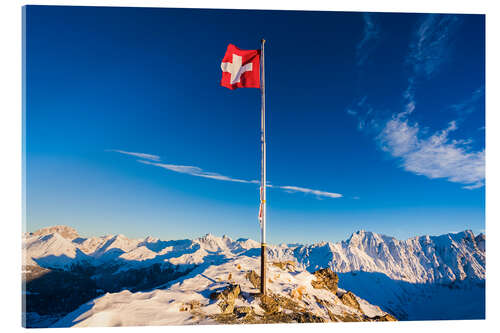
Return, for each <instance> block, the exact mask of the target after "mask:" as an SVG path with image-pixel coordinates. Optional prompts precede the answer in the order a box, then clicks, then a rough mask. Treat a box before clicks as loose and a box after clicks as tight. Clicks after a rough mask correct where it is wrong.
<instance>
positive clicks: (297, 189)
mask: <svg viewBox="0 0 500 333" xmlns="http://www.w3.org/2000/svg"><path fill="white" fill-rule="evenodd" d="M275 187H278V188H280V189H282V190H285V191H290V192H302V193H310V194H314V195H317V196H318V197H327V198H342V194H339V193H332V192H325V191H319V190H312V189H310V188H304V187H298V186H275Z"/></svg>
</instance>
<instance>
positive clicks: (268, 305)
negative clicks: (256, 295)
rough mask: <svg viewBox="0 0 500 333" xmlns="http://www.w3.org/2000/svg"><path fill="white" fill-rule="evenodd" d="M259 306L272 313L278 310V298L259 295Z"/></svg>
mask: <svg viewBox="0 0 500 333" xmlns="http://www.w3.org/2000/svg"><path fill="white" fill-rule="evenodd" d="M260 307H261V308H262V309H263V310H264V311H266V312H267V313H274V312H278V311H279V310H280V306H279V303H278V300H277V299H275V298H274V297H272V296H269V295H261V296H260Z"/></svg>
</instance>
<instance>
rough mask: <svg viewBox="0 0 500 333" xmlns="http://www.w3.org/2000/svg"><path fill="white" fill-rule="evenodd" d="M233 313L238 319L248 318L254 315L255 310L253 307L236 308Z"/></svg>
mask: <svg viewBox="0 0 500 333" xmlns="http://www.w3.org/2000/svg"><path fill="white" fill-rule="evenodd" d="M233 312H234V314H235V315H236V316H237V317H238V318H246V317H248V316H251V315H252V314H253V309H252V307H251V306H236V307H235V308H234V311H233Z"/></svg>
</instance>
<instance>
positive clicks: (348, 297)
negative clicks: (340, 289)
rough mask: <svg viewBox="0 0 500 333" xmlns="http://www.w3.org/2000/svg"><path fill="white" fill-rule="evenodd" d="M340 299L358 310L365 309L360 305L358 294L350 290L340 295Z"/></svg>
mask: <svg viewBox="0 0 500 333" xmlns="http://www.w3.org/2000/svg"><path fill="white" fill-rule="evenodd" d="M340 301H341V302H342V303H343V304H345V305H347V306H350V307H351V308H354V309H356V310H358V311H359V312H361V313H363V310H361V306H360V305H359V302H358V300H357V299H356V296H355V295H354V294H353V293H352V292H350V291H348V292H346V293H344V294H343V295H342V296H340Z"/></svg>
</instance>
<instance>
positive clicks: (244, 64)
mask: <svg viewBox="0 0 500 333" xmlns="http://www.w3.org/2000/svg"><path fill="white" fill-rule="evenodd" d="M220 68H221V69H222V80H221V81H220V85H221V86H223V87H226V88H229V89H231V90H232V89H236V88H260V50H240V49H239V48H237V47H236V46H234V45H233V44H229V45H228V46H227V50H226V54H225V55H224V58H223V59H222V63H221V65H220Z"/></svg>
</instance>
